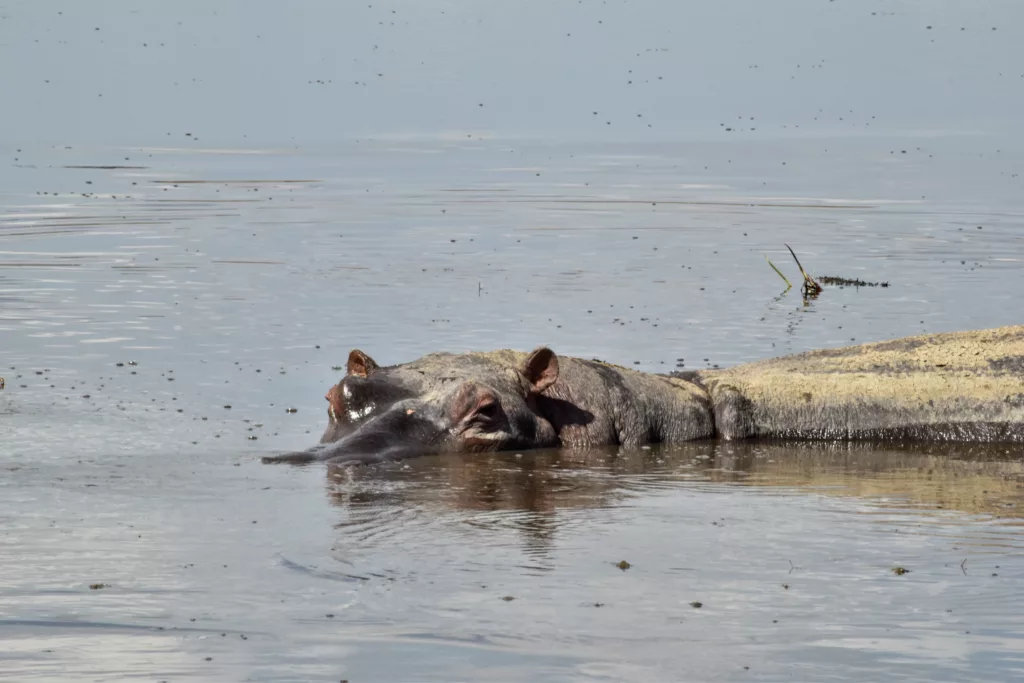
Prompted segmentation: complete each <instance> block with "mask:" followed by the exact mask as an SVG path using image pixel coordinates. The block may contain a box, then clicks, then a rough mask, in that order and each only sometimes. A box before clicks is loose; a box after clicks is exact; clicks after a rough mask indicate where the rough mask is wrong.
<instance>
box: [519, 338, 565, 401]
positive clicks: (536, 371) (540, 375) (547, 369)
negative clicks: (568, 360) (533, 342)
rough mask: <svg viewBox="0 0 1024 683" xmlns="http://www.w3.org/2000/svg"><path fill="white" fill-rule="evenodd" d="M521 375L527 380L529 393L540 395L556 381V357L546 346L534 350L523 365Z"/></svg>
mask: <svg viewBox="0 0 1024 683" xmlns="http://www.w3.org/2000/svg"><path fill="white" fill-rule="evenodd" d="M523 375H525V376H526V379H527V380H529V382H530V385H531V391H533V393H535V394H539V393H541V392H542V391H544V390H545V389H547V388H548V387H550V386H551V385H552V384H554V383H555V381H556V380H557V379H558V356H556V355H555V352H554V351H552V350H551V349H549V348H548V347H546V346H542V347H540V348H538V349H536V350H534V352H533V353H531V354H530V356H529V358H527V359H526V362H525V363H524V364H523Z"/></svg>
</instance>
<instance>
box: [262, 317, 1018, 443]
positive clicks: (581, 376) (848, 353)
mask: <svg viewBox="0 0 1024 683" xmlns="http://www.w3.org/2000/svg"><path fill="white" fill-rule="evenodd" d="M326 399H327V401H328V411H327V412H328V426H327V429H326V431H325V432H324V435H323V437H322V438H321V442H320V444H318V445H316V446H314V447H313V448H311V449H309V450H306V451H302V452H300V453H290V454H286V455H280V456H273V457H269V458H264V461H265V462H308V461H313V460H329V461H334V462H337V463H348V462H352V463H360V462H374V461H389V460H401V459H404V458H409V457H414V456H417V455H423V454H428V453H440V452H480V451H500V450H512V449H515V450H525V449H530V448H545V447H588V446H600V445H619V446H626V447H637V446H643V445H645V444H651V443H667V444H672V443H682V442H686V441H693V440H697V439H712V438H718V439H725V440H738V439H828V440H878V441H961V442H1007V443H1024V326H1011V327H1001V328H996V329H989V330H978V331H970V332H954V333H945V334H927V335H921V336H916V337H907V338H904V339H896V340H892V341H884V342H876V343H871V344H861V345H857V346H848V347H844V348H835V349H826V350H819V351H810V352H805V353H799V354H794V355H789V356H783V357H780V358H775V359H770V360H763V361H758V362H753V363H747V364H743V365H739V366H736V367H734V368H727V369H707V370H697V371H687V372H673V373H669V374H651V373H644V372H639V371H637V370H632V369H629V368H625V367H621V366H618V365H614V364H611V363H607V362H604V361H599V360H586V359H582V358H573V357H567V356H557V355H556V354H555V353H554V351H552V350H551V349H550V348H548V347H540V348H538V349H535V350H534V351H532V352H530V353H525V352H520V351H512V350H499V351H490V352H473V353H458V354H452V353H432V354H429V355H427V356H424V357H422V358H420V359H418V360H414V361H412V362H409V363H404V364H401V365H394V366H390V367H381V366H379V365H378V364H377V363H376V362H375V361H374V360H373V359H372V358H370V357H369V356H368V355H366V354H365V353H363V352H362V351H359V350H353V351H352V352H351V353H350V354H349V358H348V366H347V374H346V375H345V377H344V378H342V380H341V381H340V382H338V384H336V385H334V386H333V387H331V389H330V390H329V391H328V392H327V394H326Z"/></svg>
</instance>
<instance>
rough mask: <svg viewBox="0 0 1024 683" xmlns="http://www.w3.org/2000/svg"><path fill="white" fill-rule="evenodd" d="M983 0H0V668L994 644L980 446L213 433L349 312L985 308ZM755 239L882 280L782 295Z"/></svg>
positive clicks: (264, 399)
mask: <svg viewBox="0 0 1024 683" xmlns="http://www.w3.org/2000/svg"><path fill="white" fill-rule="evenodd" d="M1022 19H1024V9H1022V8H1021V7H1020V6H1019V5H1018V4H1017V3H1013V2H992V1H990V2H974V3H961V2H943V1H934V2H929V3H919V2H865V3H852V2H824V1H815V2H794V1H783V2H773V3H765V2H752V1H749V0H747V1H743V2H740V1H736V2H723V3H689V2H687V3H656V2H608V3H597V2H579V3H568V2H565V3H540V2H519V3H508V4H506V5H499V4H497V3H487V4H485V3H469V2H418V3H410V2H391V3H386V4H379V3H377V2H365V3H327V2H321V3H317V2H294V3H266V2H247V3H242V2H218V3H198V2H177V3H159V4H158V3H127V2H114V1H111V2H104V3H72V2H64V3H61V2H2V3H0V85H2V92H3V93H4V103H5V104H4V107H3V114H2V119H0V120H2V121H3V125H2V126H0V376H3V377H4V378H5V379H6V389H5V390H4V391H2V392H0V438H2V446H0V472H2V473H3V477H2V478H0V548H2V550H0V558H2V559H0V569H2V572H0V575H2V576H0V643H2V646H0V677H3V676H5V675H8V676H10V677H11V678H12V679H13V680H68V679H78V678H81V679H83V680H122V679H124V678H128V677H136V678H142V679H145V680H210V679H217V680H275V681H277V680H302V681H306V680H340V679H342V678H346V677H347V678H349V679H350V680H352V681H353V683H355V682H356V681H363V680H394V681H412V680H481V679H489V680H531V681H534V680H552V681H554V680H558V681H561V680H630V681H637V680H644V681H647V680H650V681H662V680H781V679H786V680H790V679H797V680H825V679H831V680H851V681H855V680H877V679H879V678H881V677H882V676H884V677H886V678H890V679H893V680H967V679H969V680H999V681H1002V680H1008V679H1012V678H1014V677H1017V676H1020V675H1021V673H1022V672H1021V669H1022V668H1024V665H1022V662H1021V659H1020V656H1019V654H1018V653H1019V651H1020V645H1021V639H1020V635H1021V634H1020V630H1019V626H1018V625H1017V621H1018V620H1017V615H1016V609H1014V604H1015V603H1014V602H1013V599H1014V596H1019V595H1020V594H1021V590H1022V584H1021V582H1020V578H1021V574H1022V572H1024V563H1022V562H1021V557H1020V547H1021V541H1022V538H1021V535H1020V531H1019V529H1020V527H1019V524H1018V521H1017V518H1016V517H1015V514H1016V512H1015V510H1016V507H1015V506H1016V505H1017V504H1019V503H1020V488H1019V486H1020V485H1019V482H1020V473H1019V471H1018V470H1019V461H1020V453H1019V452H1012V451H1011V452H1007V451H1006V449H994V450H984V451H980V452H970V453H965V452H963V451H962V449H952V452H950V449H946V450H942V449H938V451H935V452H932V451H929V452H925V453H913V454H911V455H910V456H906V455H905V454H901V453H894V452H891V451H888V450H875V451H872V450H870V449H869V450H863V449H861V450H856V449H855V452H854V455H849V454H844V452H841V453H840V454H839V455H837V453H836V452H835V451H834V450H832V449H830V448H825V447H821V448H810V449H803V450H800V449H797V450H794V449H781V450H780V449H774V450H772V449H758V448H754V449H753V450H748V451H744V453H746V455H744V456H743V458H740V459H739V460H736V459H735V458H734V457H733V456H732V455H730V452H726V451H722V450H721V449H720V448H719V447H716V446H713V445H710V444H705V445H698V446H694V447H693V448H692V449H683V450H682V451H679V452H673V453H669V454H667V455H665V456H664V457H662V456H659V455H657V454H656V453H655V454H651V453H648V454H646V456H644V454H632V455H622V456H621V457H619V458H616V457H613V456H611V455H608V454H590V455H586V454H582V455H581V454H576V455H573V454H546V455H542V456H538V457H532V456H530V457H526V458H523V459H515V458H514V457H513V456H509V458H494V459H486V461H485V462H474V461H472V460H471V459H465V460H463V459H459V458H429V459H425V460H423V461H422V462H418V463H415V464H414V465H411V466H410V469H409V470H404V469H401V468H394V469H389V468H383V469H382V470H379V471H378V470H365V471H361V472H359V473H355V474H340V475H339V478H327V477H325V473H324V471H323V469H322V468H320V469H318V468H308V469H304V470H292V469H287V468H266V467H262V466H259V465H258V464H256V462H255V460H256V459H257V458H258V456H259V455H261V454H264V453H267V452H276V451H278V450H282V449H287V448H295V447H300V446H305V445H308V444H309V443H311V442H312V441H313V440H315V438H316V436H317V433H318V432H319V430H320V429H321V427H322V426H323V419H324V418H323V399H322V395H323V392H324V391H325V390H326V388H327V387H328V386H329V385H330V384H331V383H333V381H335V380H336V379H337V375H338V372H337V371H335V370H332V366H336V365H339V364H341V363H342V362H343V359H344V358H345V357H346V354H347V353H348V350H349V349H350V348H352V347H359V348H362V349H363V350H364V351H366V352H368V353H370V354H371V355H373V356H374V357H375V358H376V359H377V360H378V361H380V362H382V363H395V362H402V361H405V360H410V359H412V358H415V357H417V356H419V355H421V354H423V353H426V352H428V351H433V350H442V349H444V350H451V351H457V350H464V349H488V348H496V347H514V348H524V349H525V348H531V347H533V346H536V345H538V344H541V343H546V344H550V345H551V346H552V347H553V348H554V349H555V350H556V351H558V352H560V353H564V354H569V355H580V356H587V357H589V356H599V357H602V358H606V359H608V360H611V361H615V362H619V363H623V364H630V365H633V364H635V366H636V367H639V368H641V369H644V370H650V371H661V370H666V369H670V368H673V367H675V365H676V362H677V359H678V358H684V359H685V361H684V362H685V364H686V366H687V367H703V366H707V365H711V364H720V365H730V364H734V363H737V362H743V361H747V360H753V359H757V358H763V357H767V356H771V355H777V354H781V353H788V352H792V351H799V350H804V349H808V348H817V347H823V346H838V345H842V344H847V343H854V342H862V341H872V340H879V339H886V338H892V337H898V336H904V335H908V334H915V333H918V332H921V331H929V332H933V331H946V330H955V329H966V328H978V327H991V326H997V325H1005V324H1019V323H1020V322H1021V321H1022V316H1021V306H1020V303H1019V301H1020V292H1022V291H1024V268H1022V259H1024V230H1022V228H1024V225H1022V223H1024V222H1022V204H1024V201H1022V200H1021V196H1022V195H1021V189H1022V186H1024V185H1022V183H1024V180H1022V178H1021V176H1020V173H1021V172H1022V170H1024V145H1022V143H1021V139H1022V138H1021V133H1022V132H1024V124H1022V123H1021V118H1020V116H1019V115H1018V113H1019V112H1020V111H1022V110H1024V48H1022V47H1021V45H1024V42H1022V35H1021V32H1022V24H1021V20H1022ZM783 243H788V244H790V245H792V246H793V247H794V248H795V249H796V251H797V253H798V254H799V255H800V257H801V259H802V261H803V262H804V265H805V266H807V267H808V268H809V269H810V270H811V271H812V272H813V273H815V274H817V275H841V276H845V277H860V278H863V279H865V280H872V281H887V282H889V283H890V285H891V286H890V287H889V288H886V289H882V288H861V289H859V290H854V289H842V290H839V289H831V288H830V289H827V290H826V292H825V293H824V294H823V295H822V296H821V297H820V298H819V299H817V300H816V301H814V302H811V303H810V304H809V305H804V304H803V302H801V300H800V297H799V295H798V294H797V293H796V292H793V291H791V292H789V293H788V294H786V295H782V290H783V286H782V282H781V280H779V279H778V277H777V276H776V275H775V274H774V273H773V272H772V271H771V269H770V268H769V267H768V265H767V263H766V262H765V260H764V256H765V255H767V256H768V257H769V258H771V259H772V260H773V261H774V262H775V263H776V264H777V265H779V266H780V267H781V268H782V269H783V270H784V271H785V272H787V274H788V275H789V277H790V278H791V279H792V278H794V277H795V276H796V274H797V273H796V269H795V267H794V266H793V265H792V263H791V261H789V259H788V254H786V252H785V249H784V247H783ZM133 361H134V362H137V363H138V364H137V365H131V364H130V363H131V362H133ZM117 363H123V364H124V365H123V366H118V365H117ZM228 405H230V406H231V407H230V408H225V407H224V406H228ZM285 407H296V408H298V412H297V413H295V414H287V413H285V412H284V408H285ZM253 436H255V437H257V438H256V439H255V440H252V439H250V437H253ZM637 458H639V460H636V459H637ZM908 458H909V459H908ZM623 463H625V464H623ZM630 463H632V464H630ZM773 465H777V467H775V468H774V469H773V468H772V466H773ZM630 468H632V469H630ZM787 468H788V469H787ZM735 472H739V473H740V474H737V475H735V476H733V475H731V474H730V475H729V476H722V473H735ZM744 472H746V473H748V474H742V473H744ZM793 473H797V474H799V475H800V477H804V478H803V479H801V478H800V477H797V478H796V479H794V476H796V475H794V474H793ZM811 474H813V475H814V476H813V477H812V476H811ZM750 477H753V479H755V480H756V479H758V477H761V479H760V480H758V483H759V484H762V485H764V486H767V488H764V487H763V486H747V485H742V483H743V482H747V481H749V480H750ZM807 477H810V481H813V483H814V485H813V486H811V487H807V486H804V485H803V484H804V483H806V481H807ZM821 477H824V478H825V479H824V480H822V479H821ZM880 482H881V483H880ZM325 484H326V486H327V488H326V492H327V493H326V495H325ZM822 486H824V489H822ZM268 487H269V488H268ZM936 490H941V493H935V491H936ZM921 491H925V492H926V493H921ZM928 492H930V493H928ZM940 508H941V509H940ZM722 518H724V521H725V522H726V523H727V524H726V525H725V526H723V527H720V526H719V524H717V522H720V521H722ZM254 522H255V524H254ZM712 522H716V524H712ZM907 532H910V533H907ZM966 557H971V558H973V559H971V560H969V562H968V563H967V565H966V567H968V568H970V569H972V571H971V572H968V573H964V571H963V570H962V569H961V567H960V562H961V561H962V560H963V559H965V558H966ZM623 558H627V559H629V560H630V561H631V562H633V563H634V565H635V566H634V568H633V569H630V570H628V571H626V572H622V571H620V570H619V569H617V568H615V567H614V566H613V565H612V563H613V562H617V561H618V560H620V559H623ZM789 562H793V563H795V564H796V565H802V566H803V567H804V569H802V570H799V571H794V570H793V568H792V566H791V565H790V564H788V563H789ZM896 564H905V565H906V566H907V567H908V568H911V569H912V572H911V573H910V574H907V575H904V576H895V575H893V574H892V573H891V572H890V569H891V567H892V566H895V565H896ZM224 565H227V567H225V566H224ZM996 565H999V568H998V569H997V568H996ZM800 571H802V572H803V574H800ZM791 572H792V575H797V576H802V577H810V578H811V579H813V580H808V581H805V582H804V584H803V585H802V586H801V587H800V590H797V585H798V584H797V581H798V579H797V578H793V576H792V575H791ZM993 575H994V576H993ZM787 577H788V578H787ZM97 582H100V583H109V584H110V587H109V588H103V589H100V590H97V591H90V590H89V588H88V586H89V584H91V583H97ZM784 582H788V583H790V584H792V588H790V589H783V588H781V584H782V583H784ZM506 595H511V596H513V597H516V600H513V601H508V602H506V601H503V600H501V599H500V598H501V597H503V596H506ZM693 600H700V601H702V602H703V603H706V604H705V607H702V608H701V609H700V610H699V611H698V610H695V609H694V608H692V607H690V605H689V603H690V602H691V601H693ZM594 603H602V604H603V605H604V606H602V607H600V608H596V607H594V606H593V605H594ZM946 609H952V610H953V612H946V611H945V610H946ZM593 610H600V611H599V612H594V611H593ZM328 613H331V614H334V616H333V617H327V616H325V615H326V614H328ZM595 615H599V616H595ZM950 615H952V616H950ZM192 619H195V620H196V621H195V622H193V621H191V620H192ZM773 620H774V621H773ZM967 631H970V633H967ZM221 633H226V634H227V635H225V636H221ZM242 635H246V639H242V638H241V636H242ZM206 657H213V659H212V660H210V661H207V659H206ZM744 666H749V667H750V668H749V669H744V668H743V667H744Z"/></svg>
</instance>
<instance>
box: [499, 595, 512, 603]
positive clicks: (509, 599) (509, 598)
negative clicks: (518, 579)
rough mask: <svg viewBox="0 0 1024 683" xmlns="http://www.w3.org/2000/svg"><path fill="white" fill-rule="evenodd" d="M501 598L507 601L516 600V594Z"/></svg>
mask: <svg viewBox="0 0 1024 683" xmlns="http://www.w3.org/2000/svg"><path fill="white" fill-rule="evenodd" d="M501 599H502V600H504V601H505V602H512V601H513V600H515V596H512V595H503V596H502V598H501Z"/></svg>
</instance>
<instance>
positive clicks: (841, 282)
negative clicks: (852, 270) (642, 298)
mask: <svg viewBox="0 0 1024 683" xmlns="http://www.w3.org/2000/svg"><path fill="white" fill-rule="evenodd" d="M818 282H820V283H821V284H823V285H835V286H837V287H888V286H889V283H888V282H868V281H867V280H860V279H858V278H853V279H850V278H846V277H833V276H831V275H822V276H821V277H819V278H818Z"/></svg>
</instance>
